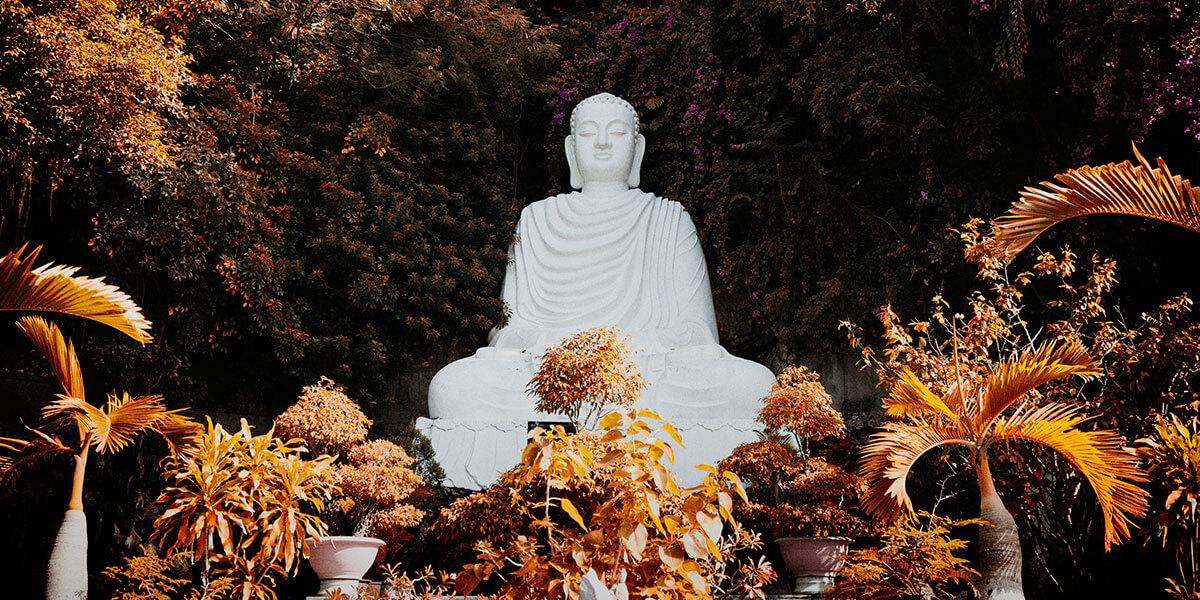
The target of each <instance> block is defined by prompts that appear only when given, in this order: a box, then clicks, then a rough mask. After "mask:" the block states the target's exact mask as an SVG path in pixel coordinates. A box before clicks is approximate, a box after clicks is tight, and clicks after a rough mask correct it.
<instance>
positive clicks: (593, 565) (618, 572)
mask: <svg viewBox="0 0 1200 600" xmlns="http://www.w3.org/2000/svg"><path fill="white" fill-rule="evenodd" d="M651 423H656V424H657V425H658V427H661V428H662V429H663V430H665V431H667V432H668V433H669V434H670V435H672V437H673V438H675V441H676V443H679V440H678V439H677V436H676V435H675V434H674V429H673V428H671V427H670V425H669V424H667V423H665V422H662V420H661V419H660V418H659V417H658V416H657V415H655V414H654V413H653V412H651V411H646V410H642V411H633V410H627V411H618V412H614V413H610V414H609V415H607V416H606V417H605V418H604V419H602V420H601V422H600V424H599V425H600V428H601V429H602V430H603V431H604V434H603V435H599V434H596V433H582V434H575V435H567V434H565V433H564V432H563V431H562V430H561V429H555V430H552V431H541V430H539V431H536V432H535V435H534V436H533V438H532V439H531V441H530V443H529V445H528V446H527V447H526V449H525V452H524V454H523V455H522V460H521V463H520V464H519V465H518V466H517V467H516V468H515V469H513V470H511V471H509V472H508V473H506V474H505V475H504V477H503V478H502V480H501V482H500V484H498V485H497V486H495V487H494V488H492V489H491V490H489V491H487V492H483V493H481V494H479V495H477V496H481V497H482V498H477V497H472V498H466V499H463V500H460V501H457V502H455V503H454V504H453V505H452V506H451V507H450V508H448V509H446V510H445V511H444V512H443V515H442V519H441V521H442V522H444V525H442V526H443V527H446V528H447V529H449V530H452V531H455V532H456V533H458V534H459V535H462V534H465V533H467V532H468V531H467V527H466V526H468V525H470V524H474V523H478V522H482V521H487V520H488V519H489V518H490V515H491V513H490V512H487V511H498V512H500V513H505V512H507V513H508V514H509V515H510V516H509V517H508V519H507V522H506V523H505V525H504V526H502V527H504V528H507V531H508V533H507V534H505V532H504V531H501V532H500V536H499V538H498V539H496V540H493V539H489V538H486V537H483V536H482V535H480V534H479V533H478V532H477V534H476V535H477V536H478V538H477V539H481V540H482V541H479V542H478V544H477V546H476V550H477V556H476V562H474V563H471V564H468V565H466V566H465V567H464V568H463V570H462V572H461V573H459V574H458V576H457V578H456V586H457V589H458V591H459V593H463V594H467V593H471V592H472V591H474V590H475V588H476V587H477V586H479V585H480V583H481V582H483V581H486V580H489V579H496V580H499V581H500V582H501V583H500V584H499V589H498V590H497V592H496V594H497V597H500V598H511V599H517V598H526V599H530V600H532V599H533V598H546V597H555V596H562V595H565V596H566V597H568V598H577V597H578V588H579V582H580V580H581V579H582V577H583V575H584V574H585V573H586V572H587V571H588V570H589V569H595V570H596V572H597V574H598V575H599V577H600V579H601V580H602V581H604V582H605V583H606V584H608V585H614V584H616V585H620V586H623V587H624V588H625V589H626V590H627V591H628V593H629V596H630V597H632V598H696V599H701V598H703V599H706V598H713V597H718V596H721V595H724V594H727V593H742V594H746V595H748V596H749V597H762V593H761V586H762V585H763V584H764V583H766V582H769V581H770V580H771V578H772V573H773V572H772V571H770V569H769V565H767V564H766V563H765V562H763V561H762V559H761V558H760V559H759V561H758V562H757V563H755V562H753V561H744V560H741V559H739V558H737V556H736V555H737V553H738V552H740V551H743V550H752V549H757V548H759V547H760V546H761V544H760V542H759V540H758V536H757V535H755V534H753V533H750V532H749V531H747V530H745V529H743V528H742V527H741V526H740V525H739V524H738V523H737V521H736V520H735V519H734V517H733V513H732V512H731V511H732V510H733V508H734V497H735V495H740V496H742V497H743V498H744V490H743V489H742V487H741V484H740V481H739V480H738V478H737V476H736V475H734V474H733V473H729V472H725V473H718V471H717V470H716V469H713V468H712V467H703V466H702V468H704V469H705V470H707V471H708V475H707V476H706V477H705V479H704V482H703V483H702V484H701V485H699V486H696V487H692V488H682V487H680V486H679V484H678V483H677V482H676V481H675V477H674V474H673V473H672V471H671V469H670V467H669V466H668V465H669V464H670V463H671V462H672V458H673V454H674V450H673V449H672V447H671V446H670V445H669V444H668V443H667V442H665V441H663V440H661V439H659V438H657V437H655V435H654V434H653V430H654V427H653V426H652V425H651ZM593 449H596V450H601V449H603V450H604V453H603V454H600V453H597V452H593ZM664 459H665V461H664ZM601 486H603V487H601ZM497 516H498V517H500V519H504V517H503V516H500V515H497Z"/></svg>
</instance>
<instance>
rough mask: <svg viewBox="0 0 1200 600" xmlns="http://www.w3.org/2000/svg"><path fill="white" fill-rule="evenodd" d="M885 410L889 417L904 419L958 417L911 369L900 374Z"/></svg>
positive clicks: (886, 399)
mask: <svg viewBox="0 0 1200 600" xmlns="http://www.w3.org/2000/svg"><path fill="white" fill-rule="evenodd" d="M883 408H884V409H885V410H887V415H888V416H889V417H894V418H897V419H903V418H906V417H910V416H911V417H928V416H933V415H939V416H942V417H947V418H949V419H951V420H956V419H957V418H958V415H956V414H955V413H954V411H952V410H950V408H949V407H948V406H946V404H945V402H943V401H942V399H941V398H938V396H937V394H934V393H933V392H932V391H931V390H930V389H929V388H928V387H926V386H925V384H924V383H922V382H921V380H920V379H919V378H918V377H917V376H916V374H915V373H913V372H912V371H911V370H909V369H904V370H903V371H901V372H900V375H899V377H898V378H897V380H896V383H895V384H894V385H893V386H892V389H891V393H890V394H889V395H888V397H887V398H884V399H883Z"/></svg>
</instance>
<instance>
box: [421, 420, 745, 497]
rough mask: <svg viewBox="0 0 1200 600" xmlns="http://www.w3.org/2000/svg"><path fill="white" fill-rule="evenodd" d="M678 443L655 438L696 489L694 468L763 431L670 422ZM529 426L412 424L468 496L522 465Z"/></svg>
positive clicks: (728, 423)
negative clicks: (665, 445) (668, 447)
mask: <svg viewBox="0 0 1200 600" xmlns="http://www.w3.org/2000/svg"><path fill="white" fill-rule="evenodd" d="M671 424H672V425H674V426H675V428H676V429H677V430H678V431H679V435H680V437H681V438H683V444H684V446H683V447H682V448H679V447H677V445H676V444H675V442H674V440H672V439H671V438H670V437H669V436H668V435H666V434H665V433H660V434H659V435H660V437H661V438H662V439H663V440H664V441H667V442H669V443H670V444H671V445H672V446H676V448H675V464H674V465H673V467H672V470H673V471H675V474H676V476H677V477H678V479H679V482H680V484H682V485H684V486H692V485H697V484H699V483H700V482H701V481H703V480H704V475H705V472H704V471H702V470H700V469H696V468H694V465H700V464H706V465H711V466H716V464H717V463H718V462H720V461H721V459H723V458H725V457H726V456H729V453H730V452H732V451H733V449H734V448H736V447H737V446H738V445H740V444H744V443H747V442H753V441H756V440H758V434H757V431H758V430H760V429H762V425H761V424H758V423H755V422H754V421H753V420H751V419H739V420H718V419H696V420H687V421H685V420H675V421H672V422H671ZM528 427H529V422H528V421H462V420H456V419H426V418H420V419H417V430H418V431H420V432H421V433H422V434H424V435H425V436H426V437H428V438H429V439H430V441H431V442H432V444H433V451H434V454H435V455H436V457H437V461H438V464H440V465H441V467H442V470H443V471H445V472H446V481H445V484H446V485H447V486H450V487H458V488H465V489H471V490H478V489H483V488H485V487H487V486H489V485H492V484H493V483H495V482H496V480H497V479H499V476H500V474H501V473H503V472H504V471H507V470H509V469H511V468H513V467H514V466H516V464H517V462H518V461H520V460H521V452H522V451H523V450H524V449H525V444H526V442H527V439H528Z"/></svg>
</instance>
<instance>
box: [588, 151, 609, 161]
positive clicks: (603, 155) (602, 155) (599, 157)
mask: <svg viewBox="0 0 1200 600" xmlns="http://www.w3.org/2000/svg"><path fill="white" fill-rule="evenodd" d="M592 156H594V157H596V160H608V159H610V158H612V154H611V153H608V152H597V153H595V154H593V155H592Z"/></svg>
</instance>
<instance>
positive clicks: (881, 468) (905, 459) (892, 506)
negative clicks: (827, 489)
mask: <svg viewBox="0 0 1200 600" xmlns="http://www.w3.org/2000/svg"><path fill="white" fill-rule="evenodd" d="M946 445H963V446H968V447H971V448H974V447H975V444H974V442H973V440H972V439H971V437H970V434H969V433H968V432H967V431H965V430H963V429H961V428H959V427H956V426H953V425H942V424H937V423H923V422H922V423H916V424H909V423H896V422H890V423H884V425H883V431H881V432H878V433H875V434H874V435H872V436H871V438H870V439H869V440H868V441H867V443H866V445H865V446H863V450H862V454H861V460H860V462H859V469H858V474H859V475H860V476H862V477H863V479H866V480H867V483H868V486H869V487H868V488H867V493H866V497H865V498H864V499H863V508H865V509H866V510H867V512H869V513H871V514H872V515H874V516H876V517H877V518H880V519H882V520H885V521H892V520H895V519H896V518H897V517H900V516H902V515H907V514H911V513H912V498H910V497H909V495H908V490H907V488H906V484H907V483H908V473H909V472H910V471H911V470H912V467H913V465H914V464H916V462H917V460H918V459H920V458H921V457H922V456H924V455H925V454H926V453H928V452H929V451H930V450H933V449H934V448H938V447H941V446H946Z"/></svg>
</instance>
